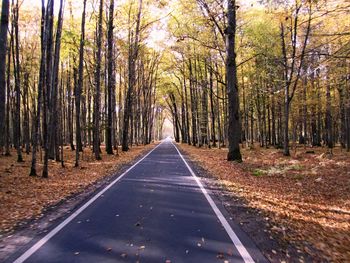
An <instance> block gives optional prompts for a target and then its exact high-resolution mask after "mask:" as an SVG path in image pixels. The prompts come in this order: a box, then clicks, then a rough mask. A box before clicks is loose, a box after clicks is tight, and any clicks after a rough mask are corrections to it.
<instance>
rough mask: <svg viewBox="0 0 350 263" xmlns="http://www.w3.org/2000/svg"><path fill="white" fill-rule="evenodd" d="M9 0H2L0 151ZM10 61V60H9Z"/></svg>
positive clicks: (3, 130)
mask: <svg viewBox="0 0 350 263" xmlns="http://www.w3.org/2000/svg"><path fill="white" fill-rule="evenodd" d="M9 10H10V4H9V0H2V8H1V21H0V153H1V151H2V148H3V146H4V145H5V140H6V137H5V134H6V133H5V105H6V95H5V94H6V52H7V30H8V24H9ZM8 63H10V61H8Z"/></svg>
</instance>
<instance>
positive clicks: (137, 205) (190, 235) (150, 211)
mask: <svg viewBox="0 0 350 263" xmlns="http://www.w3.org/2000/svg"><path fill="white" fill-rule="evenodd" d="M18 253H20V254H18V258H17V259H16V260H15V261H14V262H16V263H19V262H33V263H34V262H35V263H40V262H45V263H50V262H84V263H86V262H141V263H143V262H152V263H154V262H167V263H170V262H171V263H174V262H176V263H178V262H191V263H192V262H196V263H197V262H198V263H206V262H225V263H227V262H266V259H265V258H264V257H263V256H262V254H261V253H260V251H259V250H258V249H257V248H256V247H255V245H254V244H253V242H252V241H251V240H250V239H249V238H248V237H247V236H246V235H245V234H244V233H242V231H240V229H239V227H238V226H236V225H234V224H233V222H232V220H229V218H228V215H227V212H226V211H225V210H224V209H223V207H222V206H221V204H219V203H218V201H217V200H216V198H215V197H214V196H212V195H210V192H209V193H208V192H207V190H206V189H205V186H204V187H203V186H202V183H201V182H200V179H198V178H197V177H196V176H195V175H194V173H193V171H192V169H191V168H190V167H189V165H188V164H187V163H186V162H185V160H184V159H183V157H182V156H181V154H180V152H179V151H178V150H177V149H176V147H175V146H174V145H173V143H172V142H171V141H170V140H166V141H164V142H163V143H162V144H160V145H159V146H158V147H156V148H155V149H154V150H153V151H152V152H150V153H149V154H148V155H146V156H145V157H144V158H143V159H141V160H140V161H139V162H138V163H136V164H135V165H134V166H132V167H131V168H130V169H129V170H127V171H126V173H124V174H122V175H121V176H120V177H118V179H116V180H115V181H114V182H112V183H111V184H110V185H109V186H107V188H105V189H104V190H102V191H101V192H99V193H98V194H97V195H96V196H94V197H93V198H92V199H90V200H88V201H87V203H85V204H84V205H82V207H80V208H79V209H78V210H77V211H76V212H75V213H73V214H72V215H70V216H69V217H68V218H66V219H65V220H64V221H63V222H62V223H60V224H59V225H58V226H57V227H56V228H54V229H53V230H52V231H51V232H49V233H47V234H46V236H44V237H43V238H42V239H41V240H39V241H38V242H36V243H35V244H31V247H28V248H26V249H25V250H24V251H21V252H18Z"/></svg>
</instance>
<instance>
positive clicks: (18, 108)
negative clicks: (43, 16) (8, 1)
mask: <svg viewBox="0 0 350 263" xmlns="http://www.w3.org/2000/svg"><path fill="white" fill-rule="evenodd" d="M12 4H13V9H12V10H13V14H12V15H13V27H14V38H13V39H12V52H13V65H14V76H15V93H16V109H15V138H14V139H15V145H16V149H17V162H23V157H22V147H21V66H20V59H19V56H20V54H19V52H20V50H19V28H18V20H19V5H18V0H17V1H16V4H15V5H14V3H12Z"/></svg>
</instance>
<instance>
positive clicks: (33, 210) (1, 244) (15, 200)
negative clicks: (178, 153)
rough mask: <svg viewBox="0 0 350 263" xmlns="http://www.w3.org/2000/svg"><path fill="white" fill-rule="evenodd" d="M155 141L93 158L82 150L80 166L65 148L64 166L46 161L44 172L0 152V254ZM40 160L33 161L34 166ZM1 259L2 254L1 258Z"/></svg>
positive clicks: (79, 200) (69, 208)
mask: <svg viewBox="0 0 350 263" xmlns="http://www.w3.org/2000/svg"><path fill="white" fill-rule="evenodd" d="M153 147H154V145H148V146H135V147H132V148H131V150H130V151H129V152H127V153H123V152H121V151H119V155H118V156H117V155H107V154H105V151H104V149H102V160H101V161H95V160H94V159H93V156H92V153H91V151H90V150H86V151H85V154H84V156H83V160H82V161H81V167H80V168H75V167H74V156H75V155H74V154H75V153H74V152H71V151H70V150H68V149H67V150H66V151H65V152H66V153H65V168H62V167H61V164H60V163H56V162H54V161H51V162H50V164H49V172H50V174H49V178H48V179H43V178H41V177H30V176H29V167H30V156H25V162H23V163H17V162H16V157H15V153H14V154H13V155H12V156H10V157H4V156H1V157H0V200H1V202H0V259H4V258H6V257H7V256H8V255H10V254H11V253H12V252H13V251H15V250H16V249H18V248H19V247H21V246H23V245H25V244H27V243H28V242H30V241H31V240H33V239H35V238H36V237H39V236H40V235H42V234H43V233H45V232H47V231H48V230H49V229H50V228H52V227H53V226H54V225H55V224H57V222H58V221H59V219H61V218H62V217H65V216H66V215H67V214H69V213H70V212H71V211H72V210H74V209H75V208H76V207H78V206H79V205H80V204H81V203H82V202H83V201H84V200H86V199H87V198H89V197H90V196H92V195H93V194H94V193H95V192H96V190H98V189H100V188H101V187H103V186H105V185H106V184H108V183H109V182H110V181H111V180H112V179H114V178H115V177H116V176H117V175H119V174H120V173H121V172H122V171H124V170H125V169H126V168H127V167H128V166H130V164H131V163H133V162H134V161H135V160H137V159H139V158H140V157H141V156H143V155H144V154H145V153H146V152H148V151H149V150H150V149H151V148H153ZM41 168H42V165H41V164H39V165H38V171H39V173H38V174H40V170H41ZM0 261H1V260H0Z"/></svg>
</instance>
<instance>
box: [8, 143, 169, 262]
mask: <svg viewBox="0 0 350 263" xmlns="http://www.w3.org/2000/svg"><path fill="white" fill-rule="evenodd" d="M163 142H164V141H163ZM163 142H162V143H160V144H158V145H157V146H156V147H154V148H153V149H152V150H151V151H149V152H148V153H147V154H146V155H145V156H144V157H142V158H141V159H140V160H139V161H138V162H136V163H135V164H134V165H133V166H131V167H130V168H129V169H128V170H126V171H125V172H124V173H123V174H121V175H120V176H119V177H118V178H116V179H115V180H114V181H113V182H111V183H110V184H109V185H107V186H106V187H105V188H104V189H102V190H101V191H100V192H99V193H97V194H96V195H95V196H94V197H92V198H91V199H90V200H89V201H88V202H87V203H85V204H84V205H83V206H82V207H80V208H79V209H78V210H77V211H75V212H74V213H73V214H71V215H70V216H69V217H68V218H67V219H66V220H64V221H63V222H62V223H61V224H59V225H58V226H56V227H55V228H54V229H53V230H51V231H50V232H49V233H48V234H47V235H46V236H44V237H43V238H42V239H40V240H39V241H38V242H37V243H35V244H34V245H33V246H32V247H31V248H29V249H28V250H27V251H26V252H24V253H23V254H22V255H21V256H20V257H19V258H17V259H16V260H15V261H14V263H22V262H24V261H25V260H27V259H28V258H29V257H30V256H31V255H33V254H34V253H35V252H36V251H37V250H38V249H39V248H41V247H42V246H43V245H44V244H45V243H46V242H48V241H49V240H50V239H51V238H52V237H54V236H55V235H56V234H57V233H58V232H59V231H60V230H62V229H63V228H64V227H65V226H66V225H68V224H69V223H70V222H71V221H72V220H73V219H74V218H76V217H77V216H78V215H79V214H80V213H81V212H83V211H84V210H85V209H86V208H88V207H89V206H90V205H91V204H92V203H93V202H95V201H96V199H97V198H99V197H100V196H101V195H103V194H104V193H105V192H106V191H107V190H108V189H109V188H111V187H112V186H113V185H114V184H116V183H117V182H118V181H120V179H122V178H123V177H124V176H125V175H126V174H127V173H128V172H130V170H132V169H133V168H134V167H135V166H136V165H138V164H139V163H140V162H142V161H143V160H144V159H145V158H146V157H147V156H148V155H150V154H151V153H152V152H153V151H154V150H155V149H157V148H158V147H159V146H160V145H161V144H163Z"/></svg>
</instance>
